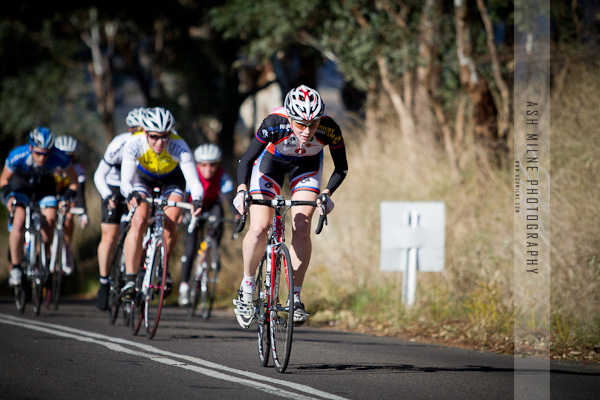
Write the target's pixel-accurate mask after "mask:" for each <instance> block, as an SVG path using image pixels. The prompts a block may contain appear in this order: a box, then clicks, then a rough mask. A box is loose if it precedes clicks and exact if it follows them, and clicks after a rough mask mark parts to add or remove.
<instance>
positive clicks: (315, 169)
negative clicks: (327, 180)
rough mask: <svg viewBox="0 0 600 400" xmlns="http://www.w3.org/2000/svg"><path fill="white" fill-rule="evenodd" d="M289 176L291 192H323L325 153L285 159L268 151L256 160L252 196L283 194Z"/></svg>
mask: <svg viewBox="0 0 600 400" xmlns="http://www.w3.org/2000/svg"><path fill="white" fill-rule="evenodd" d="M286 174H289V182H290V191H291V193H292V194H294V193H295V192H296V191H298V190H308V191H311V192H315V193H320V192H321V180H322V177H323V152H322V151H321V152H320V153H319V154H317V155H315V156H312V157H299V158H297V159H294V160H291V159H285V158H281V157H277V156H275V155H273V154H271V153H269V152H268V151H267V150H265V151H263V152H262V154H261V155H260V156H259V157H258V158H257V159H256V161H255V162H254V165H253V167H252V175H251V177H250V188H249V192H250V194H251V195H252V194H258V193H260V194H266V195H269V196H272V197H275V196H278V195H280V194H281V187H282V186H283V182H284V179H285V175H286Z"/></svg>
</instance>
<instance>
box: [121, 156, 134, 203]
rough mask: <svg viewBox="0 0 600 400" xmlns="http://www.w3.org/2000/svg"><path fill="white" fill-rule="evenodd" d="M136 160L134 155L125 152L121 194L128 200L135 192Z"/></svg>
mask: <svg viewBox="0 0 600 400" xmlns="http://www.w3.org/2000/svg"><path fill="white" fill-rule="evenodd" d="M135 169H136V159H135V157H134V155H133V154H132V153H131V152H129V151H127V148H125V151H124V152H123V161H122V162H121V194H122V195H123V197H125V198H127V196H129V193H131V191H132V190H133V177H134V176H135Z"/></svg>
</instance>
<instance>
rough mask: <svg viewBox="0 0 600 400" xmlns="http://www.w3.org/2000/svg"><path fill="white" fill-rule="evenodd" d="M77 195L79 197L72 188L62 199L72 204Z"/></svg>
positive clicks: (66, 191)
mask: <svg viewBox="0 0 600 400" xmlns="http://www.w3.org/2000/svg"><path fill="white" fill-rule="evenodd" d="M76 195H77V192H76V191H74V190H73V189H71V188H68V189H67V190H65V193H64V194H63V196H62V197H63V199H64V200H65V201H66V202H67V203H72V202H73V201H74V200H75V196H76Z"/></svg>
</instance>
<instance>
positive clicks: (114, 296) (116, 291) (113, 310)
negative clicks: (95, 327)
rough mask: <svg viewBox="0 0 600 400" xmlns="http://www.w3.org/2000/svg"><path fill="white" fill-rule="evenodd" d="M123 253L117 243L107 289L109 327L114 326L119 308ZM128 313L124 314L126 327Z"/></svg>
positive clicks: (122, 283)
mask: <svg viewBox="0 0 600 400" xmlns="http://www.w3.org/2000/svg"><path fill="white" fill-rule="evenodd" d="M123 257H124V253H123V241H119V243H118V244H117V247H116V248H115V252H114V254H113V259H112V262H111V263H110V278H109V289H108V322H109V323H110V324H111V325H114V324H115V321H116V320H117V316H118V315H119V308H121V288H122V287H123V285H124V282H123V269H124V267H125V260H124V258H123ZM126 314H128V313H124V315H123V316H124V317H125V319H124V322H125V325H128V322H129V318H128V315H126Z"/></svg>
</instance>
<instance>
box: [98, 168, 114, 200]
mask: <svg viewBox="0 0 600 400" xmlns="http://www.w3.org/2000/svg"><path fill="white" fill-rule="evenodd" d="M111 168H112V167H111V165H110V164H108V163H107V162H106V161H104V159H102V160H101V161H100V163H99V164H98V168H96V172H95V173H94V184H95V185H96V189H98V193H100V196H101V197H102V199H103V200H106V199H108V198H109V197H110V196H112V190H110V187H108V183H106V175H108V172H109V171H110V169H111Z"/></svg>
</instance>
